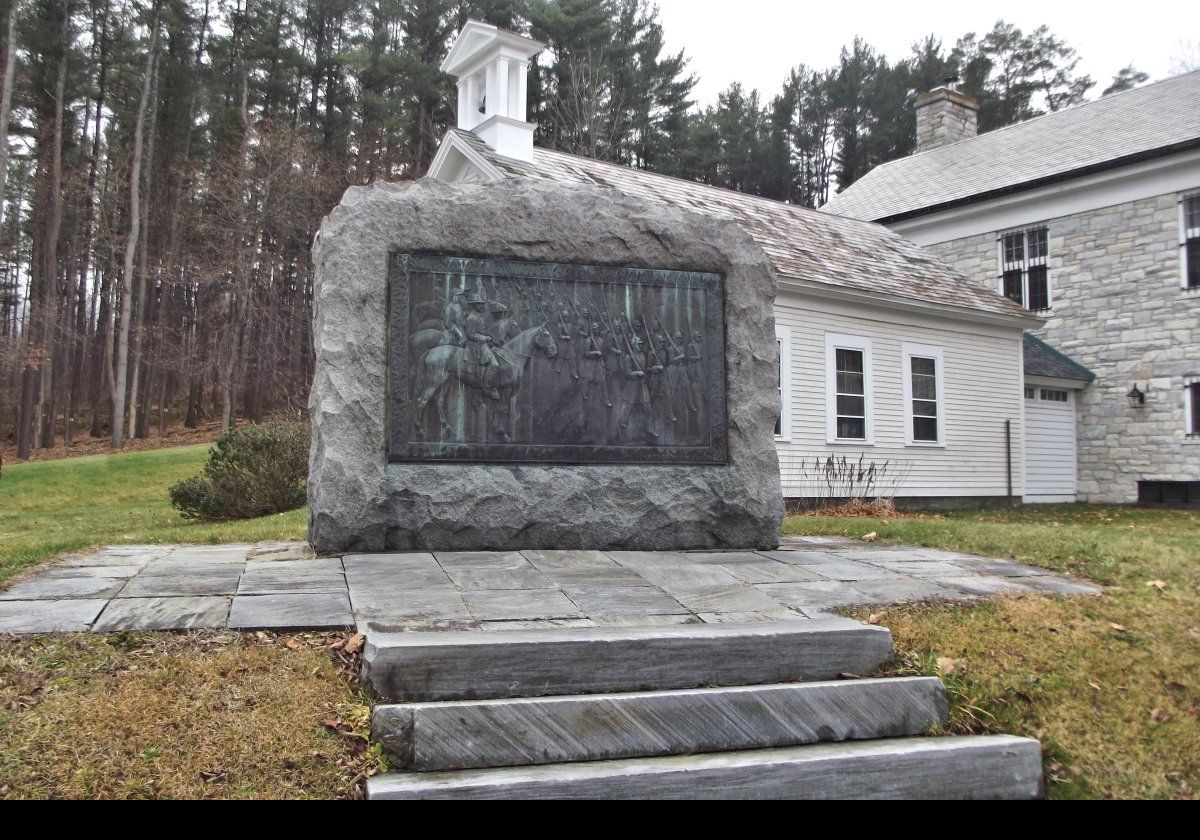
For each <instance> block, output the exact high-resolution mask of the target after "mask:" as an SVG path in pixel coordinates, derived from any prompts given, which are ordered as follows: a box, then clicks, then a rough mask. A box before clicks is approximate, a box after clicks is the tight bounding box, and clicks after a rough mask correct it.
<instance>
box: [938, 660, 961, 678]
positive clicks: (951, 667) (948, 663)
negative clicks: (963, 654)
mask: <svg viewBox="0 0 1200 840" xmlns="http://www.w3.org/2000/svg"><path fill="white" fill-rule="evenodd" d="M937 669H938V671H940V672H941V673H943V674H953V673H954V672H955V671H957V670H958V660H957V659H951V658H950V657H949V656H939V657H938V658H937Z"/></svg>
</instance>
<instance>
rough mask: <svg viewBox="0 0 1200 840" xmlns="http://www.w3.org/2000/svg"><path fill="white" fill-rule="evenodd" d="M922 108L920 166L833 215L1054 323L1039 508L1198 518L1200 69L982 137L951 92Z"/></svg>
mask: <svg viewBox="0 0 1200 840" xmlns="http://www.w3.org/2000/svg"><path fill="white" fill-rule="evenodd" d="M916 108H917V140H918V142H917V152H916V154H913V155H911V156H910V157H906V158H901V159H899V160H894V161H891V162H890V163H885V164H883V165H881V166H878V167H876V168H875V169H874V170H872V171H871V172H868V173H867V174H866V175H865V176H864V177H863V178H861V179H859V180H858V181H856V182H855V183H854V184H852V185H851V186H850V187H849V188H848V189H846V190H845V191H844V192H842V193H841V194H840V195H837V196H835V197H834V198H833V199H832V200H831V201H830V202H829V203H828V204H827V205H825V207H823V208H822V209H823V210H826V211H827V212H830V213H837V214H839V215H841V216H844V217H847V218H856V219H861V220H867V221H875V222H879V223H880V224H884V225H887V226H888V227H889V228H891V229H892V230H894V231H896V232H897V233H899V234H900V235H902V236H905V237H907V238H909V239H912V240H913V241H915V242H918V243H920V244H921V245H923V246H925V247H926V248H928V249H929V250H930V251H932V252H933V253H935V254H937V255H938V256H939V257H941V258H942V259H943V260H945V261H946V263H948V264H949V265H952V266H954V267H955V268H956V269H957V270H958V271H960V272H961V273H963V274H965V275H967V276H968V277H970V278H971V279H972V280H974V282H975V283H976V284H977V285H979V287H980V288H985V289H989V290H994V291H997V292H1000V293H1002V294H1004V295H1006V296H1008V297H1010V298H1011V299H1012V300H1014V301H1016V302H1017V303H1020V304H1021V305H1022V306H1024V307H1026V308H1027V309H1028V310H1029V311H1030V312H1031V313H1033V314H1036V315H1038V316H1040V317H1041V318H1042V319H1043V320H1044V324H1043V326H1042V327H1040V328H1039V329H1038V330H1037V331H1036V333H1037V336H1038V337H1039V339H1040V340H1038V341H1036V342H1035V341H1033V340H1032V339H1031V342H1030V344H1029V345H1027V347H1026V357H1025V373H1026V397H1027V400H1026V415H1027V418H1028V420H1029V422H1028V423H1027V425H1026V430H1025V443H1026V451H1027V453H1028V458H1027V471H1028V472H1027V475H1026V480H1025V488H1026V493H1027V494H1029V493H1030V492H1031V491H1032V497H1031V498H1032V499H1033V500H1051V501H1053V500H1060V499H1074V498H1076V497H1078V498H1079V499H1080V500H1082V501H1089V502H1135V501H1136V502H1141V503H1143V504H1173V505H1200V71H1197V72H1192V73H1185V74H1183V75H1179V76H1175V77H1173V78H1168V79H1163V80H1162V81H1159V82H1155V83H1153V84H1149V85H1145V86H1143V87H1139V88H1134V89H1133V90H1128V91H1124V92H1122V93H1116V94H1112V95H1110V96H1105V97H1101V98H1100V99H1097V100H1095V101H1094V102H1087V103H1084V104H1082V105H1077V106H1075V107H1073V108H1067V109H1064V110H1061V111H1057V112H1054V113H1050V114H1046V115H1045V116H1041V117H1037V118H1036V119H1032V120H1028V121H1026V122H1022V123H1018V124H1016V125H1010V126H1007V127H1005V128H1001V129H997V130H995V131H989V132H987V133H985V134H977V132H976V129H977V122H976V114H977V112H978V106H977V105H976V104H975V102H973V101H972V100H971V99H970V98H968V97H966V96H964V95H963V94H962V93H961V92H960V91H957V90H955V89H953V87H941V88H938V89H937V90H933V91H930V92H929V93H926V94H923V95H922V96H920V97H918V98H917V102H916ZM1047 345H1053V347H1054V348H1055V349H1053V350H1051V349H1050V348H1049V347H1048V346H1047ZM1058 351H1061V353H1065V354H1067V355H1069V356H1070V357H1071V359H1073V360H1075V361H1076V362H1078V364H1076V363H1074V362H1071V361H1070V360H1067V359H1064V357H1062V355H1061V354H1060V353H1059V352H1058Z"/></svg>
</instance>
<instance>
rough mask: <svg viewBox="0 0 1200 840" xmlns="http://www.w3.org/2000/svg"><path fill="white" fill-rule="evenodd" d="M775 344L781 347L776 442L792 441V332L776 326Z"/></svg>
mask: <svg viewBox="0 0 1200 840" xmlns="http://www.w3.org/2000/svg"><path fill="white" fill-rule="evenodd" d="M775 344H776V345H778V347H779V373H778V376H779V378H778V381H777V382H778V388H779V416H778V418H776V420H775V440H791V439H792V331H791V330H790V329H788V328H787V327H781V326H779V324H776V325H775Z"/></svg>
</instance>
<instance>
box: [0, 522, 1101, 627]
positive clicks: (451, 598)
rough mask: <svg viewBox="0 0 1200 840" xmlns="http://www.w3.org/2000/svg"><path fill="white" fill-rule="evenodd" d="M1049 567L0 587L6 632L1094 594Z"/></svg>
mask: <svg viewBox="0 0 1200 840" xmlns="http://www.w3.org/2000/svg"><path fill="white" fill-rule="evenodd" d="M1099 592H1100V589H1099V587H1096V586H1093V585H1092V584H1089V583H1086V582H1084V581H1080V580H1077V579H1073V578H1070V577H1067V576H1064V575H1060V574H1055V573H1053V572H1051V571H1049V570H1047V569H1042V568H1038V567H1035V566H1028V565H1025V564H1021V563H1016V562H1013V561H1009V560H1003V559H997V558H991V557H977V556H974V555H969V554H963V553H961V552H953V551H942V550H939V549H930V548H920V547H909V546H890V545H876V544H865V543H862V542H859V541H855V540H851V539H848V538H844V537H785V538H783V539H782V540H781V546H780V548H779V550H777V551H704V552H648V551H541V550H527V551H521V552H516V551H509V552H487V551H470V552H437V553H430V552H405V553H388V554H351V555H346V556H345V557H343V558H337V557H324V558H316V557H313V555H312V552H311V550H310V549H309V548H308V546H306V545H304V544H303V543H282V542H267V543H261V544H257V545H215V546H213V545H206V546H170V545H148V546H109V547H106V548H101V549H97V550H95V551H91V552H85V553H77V554H72V555H69V556H67V557H64V558H63V559H62V560H60V561H58V562H56V563H54V564H52V565H49V566H46V567H45V568H42V569H39V570H35V571H32V572H30V573H27V574H25V575H23V576H22V577H21V579H20V580H18V581H16V582H15V583H13V584H11V585H10V586H9V588H8V590H7V591H3V592H0V632H10V633H47V632H70V631H84V630H89V629H92V630H97V631H100V630H108V629H128V630H155V629H172V630H174V629H179V630H183V629H196V628H202V627H213V628H220V627H237V628H242V627H247V628H248V627H279V628H284V627H286V628H291V629H299V628H302V627H310V628H323V627H344V626H348V625H351V624H355V623H357V624H358V625H359V626H360V628H362V629H364V630H365V629H369V628H383V629H386V630H395V631H397V632H398V631H401V630H403V631H422V630H430V631H431V630H487V631H489V632H506V631H521V630H526V629H538V628H541V629H554V628H570V627H577V628H587V627H600V628H603V627H656V626H662V627H670V626H676V625H684V624H738V623H744V624H752V623H760V622H764V621H809V620H810V619H813V618H827V617H829V616H830V615H831V614H832V611H833V610H836V609H837V608H839V607H843V606H848V605H857V604H875V603H891V602H894V601H898V600H918V599H926V598H939V599H944V600H966V599H970V598H979V597H991V596H995V595H1012V594H1028V593H1038V594H1048V595H1066V596H1073V595H1092V594H1097V593H1099Z"/></svg>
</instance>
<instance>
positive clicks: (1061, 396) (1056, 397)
mask: <svg viewBox="0 0 1200 840" xmlns="http://www.w3.org/2000/svg"><path fill="white" fill-rule="evenodd" d="M1070 400H1071V398H1070V397H1069V396H1067V392H1066V391H1060V390H1059V389H1058V388H1043V389H1042V402H1061V403H1065V402H1070Z"/></svg>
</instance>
